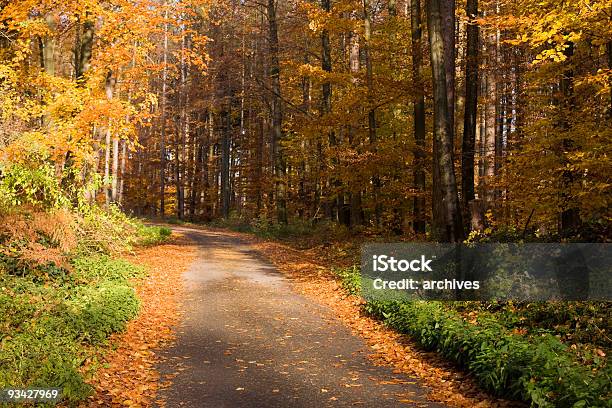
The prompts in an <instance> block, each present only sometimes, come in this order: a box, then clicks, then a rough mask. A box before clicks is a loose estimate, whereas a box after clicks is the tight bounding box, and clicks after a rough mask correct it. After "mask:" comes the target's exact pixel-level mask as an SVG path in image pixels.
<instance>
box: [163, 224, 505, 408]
mask: <svg viewBox="0 0 612 408" xmlns="http://www.w3.org/2000/svg"><path fill="white" fill-rule="evenodd" d="M173 229H174V230H175V232H178V233H180V234H181V235H183V236H185V238H187V239H188V240H189V241H190V242H191V244H190V248H189V251H192V250H193V249H195V250H196V258H195V261H193V262H192V263H191V266H189V267H188V269H187V271H186V272H185V273H184V274H183V289H182V290H183V292H182V293H183V294H182V298H183V300H182V302H181V304H180V305H179V308H180V309H181V311H182V312H181V313H182V316H183V318H182V319H181V322H180V323H179V325H178V326H177V327H176V332H177V333H176V341H175V342H174V344H173V345H172V346H171V347H169V348H166V349H165V350H164V351H163V352H162V353H161V354H162V358H161V362H158V364H157V368H158V369H159V371H160V374H161V383H162V384H164V387H162V389H161V390H160V392H159V394H158V395H157V399H156V404H157V405H158V406H160V407H164V406H169V407H176V406H194V407H200V406H201V407H205V406H214V407H223V406H228V407H229V406H231V407H234V406H241V407H250V406H253V407H255V406H279V407H284V406H295V407H300V406H304V407H311V406H354V405H357V406H359V405H363V406H373V407H376V406H385V407H386V406H416V407H435V406H460V407H490V406H493V407H496V406H513V405H514V404H513V403H510V402H507V401H501V400H495V399H492V398H490V397H489V396H487V395H486V394H484V393H483V392H481V391H480V390H479V389H478V387H477V386H476V385H475V383H474V381H473V380H472V379H471V378H470V377H469V376H468V375H467V374H465V373H463V372H460V371H458V370H456V369H455V368H454V367H453V366H452V365H450V364H448V363H446V362H444V361H443V360H441V359H440V358H439V357H438V356H437V355H435V354H434V353H425V352H423V351H420V350H418V348H417V347H416V346H414V345H413V344H412V343H410V342H409V341H408V340H407V339H406V338H405V337H404V336H401V335H399V334H397V333H395V332H393V331H391V330H388V329H387V328H385V327H384V326H383V325H382V324H381V323H380V322H377V321H375V320H373V319H370V318H368V317H367V316H364V315H362V313H361V311H360V307H359V306H360V300H359V299H357V298H355V297H350V296H347V295H346V294H345V293H344V292H343V290H342V289H341V288H340V286H339V284H338V283H337V281H336V280H335V279H334V278H333V276H332V275H331V274H330V273H329V268H328V267H327V266H326V265H325V262H324V261H325V260H324V259H317V254H313V253H309V252H308V251H301V250H297V249H294V248H291V247H289V246H287V245H285V244H282V243H278V242H272V241H264V240H261V239H258V238H255V237H253V236H251V235H248V234H242V233H235V232H228V231H224V230H218V229H211V228H200V227H184V226H183V227H176V226H175V227H173Z"/></svg>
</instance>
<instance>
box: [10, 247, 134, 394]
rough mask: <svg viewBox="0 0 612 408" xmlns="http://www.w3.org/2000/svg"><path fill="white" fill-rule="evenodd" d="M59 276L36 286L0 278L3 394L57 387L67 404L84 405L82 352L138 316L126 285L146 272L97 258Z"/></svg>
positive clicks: (32, 280)
mask: <svg viewBox="0 0 612 408" xmlns="http://www.w3.org/2000/svg"><path fill="white" fill-rule="evenodd" d="M64 272H65V273H63V274H57V275H53V276H47V278H46V280H45V281H41V280H40V279H38V278H37V277H36V276H35V275H32V274H26V275H23V276H15V275H9V274H6V273H2V272H1V271H0V315H1V316H3V318H2V321H0V388H6V387H33V386H45V387H60V388H62V390H63V395H64V397H65V398H66V399H67V400H68V401H71V402H76V401H79V400H82V399H84V398H85V397H86V396H87V395H89V394H90V392H91V388H90V386H89V385H87V384H86V383H85V382H84V378H83V374H81V371H80V369H81V366H82V364H83V362H84V361H85V359H86V358H87V357H88V353H87V352H86V351H85V350H86V349H87V348H85V347H84V345H86V344H87V345H93V346H96V345H100V344H104V343H105V342H106V339H107V338H108V336H109V335H110V334H112V333H114V332H118V331H121V330H123V329H124V328H125V325H126V323H127V322H128V321H129V320H130V319H132V318H134V317H135V316H136V315H137V313H138V308H139V300H138V298H137V297H136V293H135V291H134V289H133V288H132V287H131V284H130V279H132V278H138V277H141V276H143V275H144V271H143V268H141V267H136V266H134V265H131V264H130V263H129V262H126V261H124V260H117V259H112V258H110V257H108V256H104V255H100V256H90V257H79V258H76V259H74V260H73V261H72V263H71V271H69V272H68V271H64Z"/></svg>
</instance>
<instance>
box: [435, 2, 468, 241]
mask: <svg viewBox="0 0 612 408" xmlns="http://www.w3.org/2000/svg"><path fill="white" fill-rule="evenodd" d="M440 3H441V0H431V1H430V2H429V7H428V8H427V22H428V29H429V45H430V54H431V66H432V79H433V96H434V156H435V157H434V159H435V160H434V163H435V165H437V166H438V172H439V175H440V179H439V182H440V185H439V187H440V191H441V196H442V200H441V201H440V202H435V200H434V204H433V205H434V206H440V211H439V212H438V213H440V214H441V215H442V217H441V219H434V220H433V221H434V223H435V224H436V228H434V231H435V236H436V238H437V239H438V240H440V241H445V242H460V241H461V240H462V239H463V223H462V220H461V211H460V208H459V197H458V195H457V182H456V179H455V169H454V163H453V137H452V136H453V133H452V125H451V123H452V122H451V115H450V112H449V110H448V97H447V96H448V92H447V87H448V82H447V80H446V62H445V53H444V35H443V29H442V15H441V8H440Z"/></svg>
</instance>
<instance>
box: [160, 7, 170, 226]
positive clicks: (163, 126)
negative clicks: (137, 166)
mask: <svg viewBox="0 0 612 408" xmlns="http://www.w3.org/2000/svg"><path fill="white" fill-rule="evenodd" d="M164 7H165V8H166V11H165V12H164V19H165V20H166V21H165V22H164V49H163V67H162V94H161V125H160V127H161V135H160V170H159V195H160V202H159V212H160V216H161V217H162V218H164V217H165V214H166V88H167V86H168V21H167V20H168V3H167V2H164Z"/></svg>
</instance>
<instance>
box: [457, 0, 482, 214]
mask: <svg viewBox="0 0 612 408" xmlns="http://www.w3.org/2000/svg"><path fill="white" fill-rule="evenodd" d="M465 11H466V15H467V16H468V27H467V49H466V53H467V55H466V65H465V115H464V120H463V144H462V149H461V150H462V152H461V191H462V199H463V209H464V214H466V215H468V214H469V209H470V201H472V200H474V199H475V198H476V197H475V192H474V149H475V146H476V126H477V124H476V115H477V113H478V86H479V82H478V47H479V41H478V36H479V35H478V34H479V33H478V32H479V29H478V23H477V22H476V18H477V17H478V0H467V5H466V8H465Z"/></svg>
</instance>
